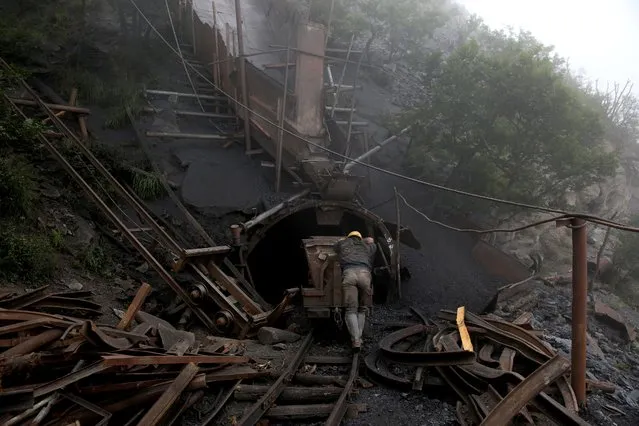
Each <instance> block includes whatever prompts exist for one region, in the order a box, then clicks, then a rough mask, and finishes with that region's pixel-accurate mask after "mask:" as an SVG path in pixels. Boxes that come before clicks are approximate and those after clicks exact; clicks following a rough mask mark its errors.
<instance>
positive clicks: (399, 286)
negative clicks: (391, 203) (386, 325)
mask: <svg viewBox="0 0 639 426" xmlns="http://www.w3.org/2000/svg"><path fill="white" fill-rule="evenodd" d="M394 189H395V210H396V212H397V224H396V225H397V231H396V232H395V281H397V298H398V299H401V298H402V280H401V276H400V275H401V273H400V265H399V237H400V214H399V213H400V212H399V211H400V208H399V195H398V193H397V187H395V188H394Z"/></svg>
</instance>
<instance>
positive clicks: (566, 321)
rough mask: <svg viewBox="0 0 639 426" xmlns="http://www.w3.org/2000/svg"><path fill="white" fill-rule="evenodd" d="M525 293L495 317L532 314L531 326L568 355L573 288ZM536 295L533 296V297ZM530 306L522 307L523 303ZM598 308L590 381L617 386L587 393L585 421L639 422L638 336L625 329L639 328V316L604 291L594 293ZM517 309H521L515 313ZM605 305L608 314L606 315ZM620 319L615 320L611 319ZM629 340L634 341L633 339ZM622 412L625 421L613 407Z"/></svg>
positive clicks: (533, 288) (591, 333)
mask: <svg viewBox="0 0 639 426" xmlns="http://www.w3.org/2000/svg"><path fill="white" fill-rule="evenodd" d="M526 290H527V291H526V292H524V293H522V294H520V295H517V297H515V298H509V299H503V300H500V302H499V303H498V304H497V308H496V310H495V312H494V313H495V314H496V315H498V316H500V317H502V318H506V319H508V320H510V321H512V320H514V319H515V318H517V317H519V316H521V315H522V314H523V313H525V312H531V313H532V314H533V315H532V316H533V319H532V321H530V325H531V326H532V327H533V328H534V329H536V330H541V331H543V339H544V340H545V341H547V342H548V343H550V345H551V346H552V347H553V349H555V350H556V351H558V352H559V353H562V354H563V355H565V356H567V357H570V352H571V346H572V341H571V318H570V303H571V288H570V285H566V286H556V287H553V286H549V285H545V284H543V283H533V284H531V285H529V286H527V288H526ZM529 296H532V297H529ZM524 299H525V300H528V303H518V300H524ZM594 302H595V303H594V304H593V305H592V306H591V307H590V308H589V310H588V324H587V333H588V334H587V336H586V337H587V352H586V354H587V361H586V367H587V372H586V375H587V379H589V380H592V381H595V382H598V381H603V382H609V383H612V384H614V389H613V391H612V392H610V393H606V392H600V391H593V392H591V393H589V394H588V412H587V413H584V416H585V419H586V420H587V421H589V422H590V424H593V425H594V424H618V425H620V424H624V425H626V424H628V425H635V424H638V423H637V422H638V421H639V399H637V398H636V397H637V396H639V391H638V389H639V344H638V343H637V341H636V340H635V338H636V337H635V336H634V334H633V333H631V336H630V337H629V334H628V333H627V332H626V331H625V329H631V330H634V329H635V328H636V327H637V326H639V314H638V313H637V312H636V311H634V310H633V309H631V308H630V307H628V306H627V305H625V304H624V303H623V301H621V299H619V298H618V297H616V296H614V295H613V294H610V293H608V292H605V291H596V292H595V293H594ZM514 306H519V308H517V309H513V307H514ZM603 306H605V313H606V315H604V316H602V315H599V314H597V312H598V311H599V312H602V309H604V308H602V307H603ZM609 314H612V315H613V316H615V317H619V318H622V319H621V320H620V321H622V323H623V324H621V323H618V322H617V321H619V318H617V319H616V320H615V321H613V322H610V321H609V318H608V317H607V315H609ZM629 338H630V339H632V341H629ZM610 407H613V410H614V409H617V410H621V411H623V412H624V413H625V414H626V416H625V417H624V418H623V419H620V418H619V417H615V412H614V411H611V408H610Z"/></svg>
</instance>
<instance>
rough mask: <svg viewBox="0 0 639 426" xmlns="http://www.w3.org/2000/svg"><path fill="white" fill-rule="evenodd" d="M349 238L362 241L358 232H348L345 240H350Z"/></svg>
mask: <svg viewBox="0 0 639 426" xmlns="http://www.w3.org/2000/svg"><path fill="white" fill-rule="evenodd" d="M350 237H357V238H359V239H360V240H361V239H362V234H360V233H359V231H352V232H350V233H349V234H348V237H347V238H350Z"/></svg>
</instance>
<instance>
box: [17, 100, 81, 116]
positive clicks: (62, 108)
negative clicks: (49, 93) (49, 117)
mask: <svg viewBox="0 0 639 426" xmlns="http://www.w3.org/2000/svg"><path fill="white" fill-rule="evenodd" d="M9 99H10V100H11V102H13V103H14V104H16V105H26V106H37V105H38V103H37V102H36V101H32V100H29V99H16V98H9ZM45 105H46V106H47V107H48V108H50V109H52V110H54V111H67V112H73V113H76V114H86V115H89V114H91V111H90V110H88V109H87V108H80V107H75V106H69V105H60V104H46V103H45Z"/></svg>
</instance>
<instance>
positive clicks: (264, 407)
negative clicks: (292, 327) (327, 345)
mask: <svg viewBox="0 0 639 426" xmlns="http://www.w3.org/2000/svg"><path fill="white" fill-rule="evenodd" d="M312 341H313V331H311V332H310V333H308V335H307V336H306V338H305V339H304V341H303V342H302V345H301V346H300V348H299V350H298V351H297V353H296V354H295V356H294V357H293V359H292V360H291V361H290V362H289V363H288V365H287V367H286V368H285V369H284V371H283V372H282V374H280V376H279V378H278V379H277V380H276V381H275V383H273V385H272V386H271V387H270V388H269V390H268V391H267V392H266V393H265V394H264V396H262V397H261V398H260V399H259V400H258V401H257V402H256V403H255V404H253V405H252V406H251V407H249V408H248V409H247V410H246V411H245V412H244V415H243V416H242V418H241V419H240V420H239V421H238V423H237V424H238V425H240V426H253V425H255V424H257V422H258V421H259V420H260V418H262V416H264V414H265V413H266V412H267V411H268V409H269V408H271V406H272V405H273V404H274V403H275V401H276V400H277V398H278V397H279V396H280V394H281V393H282V391H283V390H284V388H285V387H286V386H287V384H288V382H290V380H291V379H292V378H293V375H295V372H296V371H297V369H298V368H299V366H300V364H301V363H302V361H303V360H304V357H305V356H306V353H307V352H308V350H309V349H310V348H311V342H312Z"/></svg>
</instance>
